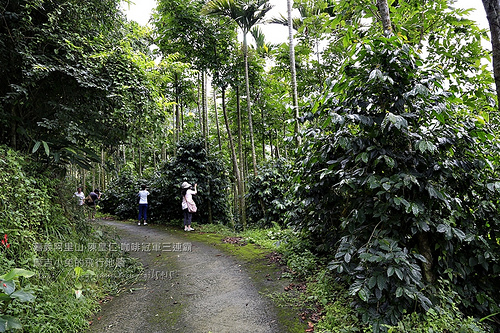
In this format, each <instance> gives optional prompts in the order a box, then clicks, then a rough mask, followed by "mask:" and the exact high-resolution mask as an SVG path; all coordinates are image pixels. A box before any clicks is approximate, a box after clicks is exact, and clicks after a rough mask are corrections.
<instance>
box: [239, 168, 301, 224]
mask: <svg viewBox="0 0 500 333" xmlns="http://www.w3.org/2000/svg"><path fill="white" fill-rule="evenodd" d="M258 169H259V170H258V172H257V175H256V176H253V175H252V176H250V177H249V180H248V193H247V194H246V198H247V200H246V205H247V217H248V223H249V224H253V225H256V226H258V227H271V226H272V225H273V223H277V224H278V225H280V226H284V225H285V213H286V212H287V210H288V209H289V208H290V207H289V206H288V202H289V200H287V198H286V193H287V192H288V189H289V188H290V187H291V178H292V177H291V164H290V162H289V161H287V160H285V159H277V160H272V161H269V162H267V163H266V164H261V165H259V167H258Z"/></svg>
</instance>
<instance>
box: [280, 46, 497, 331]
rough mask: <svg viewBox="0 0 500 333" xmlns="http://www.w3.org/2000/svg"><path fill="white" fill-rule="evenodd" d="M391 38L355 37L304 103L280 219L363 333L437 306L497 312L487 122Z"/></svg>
mask: <svg viewBox="0 0 500 333" xmlns="http://www.w3.org/2000/svg"><path fill="white" fill-rule="evenodd" d="M420 65H421V61H420V59H419V58H418V56H417V55H416V53H415V52H414V50H413V49H412V48H411V47H410V46H408V45H407V44H404V43H403V42H402V41H400V40H399V39H398V38H397V37H392V38H377V39H374V40H372V41H370V42H368V41H367V42H366V43H364V44H360V45H356V48H355V49H353V53H352V58H351V59H350V60H349V61H346V63H345V65H344V66H343V69H342V72H341V73H342V75H341V76H339V77H338V79H337V78H336V79H332V80H331V82H330V84H329V85H328V88H327V89H326V90H325V92H324V95H323V96H322V97H320V98H319V99H316V100H315V101H314V103H313V104H312V105H311V107H310V109H309V110H308V112H306V117H305V118H304V119H307V120H308V121H310V124H313V125H314V126H311V128H310V129H309V130H307V131H306V132H305V133H303V135H304V136H305V137H306V138H307V139H306V140H304V144H303V145H302V146H301V147H300V148H299V154H298V156H299V157H298V158H297V161H296V165H295V169H296V170H297V172H296V175H295V183H296V184H297V185H296V186H295V188H294V189H293V190H294V191H293V193H294V197H295V198H296V201H295V202H294V204H293V206H292V207H293V209H292V210H291V211H290V213H289V215H288V219H289V222H290V223H291V224H292V225H294V226H295V227H297V228H298V229H300V230H305V231H307V232H308V237H309V238H310V240H311V242H313V244H314V245H315V251H319V252H327V253H329V255H330V257H331V258H333V260H331V262H330V265H329V268H330V269H331V270H332V271H333V272H335V273H336V274H338V277H339V279H340V280H341V281H342V282H343V283H345V284H346V285H348V286H349V292H350V295H352V296H353V305H354V306H355V308H356V310H357V312H358V314H359V316H360V318H361V319H362V321H363V322H364V323H365V324H369V325H371V327H372V329H373V331H374V332H378V331H387V326H385V325H397V323H398V321H399V320H400V319H401V318H402V316H403V315H404V314H408V313H412V312H417V313H425V312H427V311H430V310H431V309H436V307H438V306H440V302H441V300H440V299H438V298H436V294H435V289H436V283H437V281H438V279H446V280H447V281H449V282H450V287H451V289H452V291H453V292H455V293H457V295H459V296H460V298H459V302H458V303H453V304H456V308H457V309H460V310H461V311H463V312H465V313H468V314H473V315H475V316H477V317H485V316H488V315H490V314H493V313H498V293H499V291H500V289H499V288H500V280H499V273H500V265H499V254H500V245H499V243H500V242H499V239H498V235H499V232H500V230H499V226H500V223H499V217H500V215H499V211H498V207H497V204H498V202H499V199H500V182H499V181H498V178H499V175H498V172H497V169H496V165H497V164H498V153H499V152H498V148H497V147H498V142H497V141H495V140H496V139H495V135H494V133H493V132H492V130H491V127H490V126H489V124H488V123H486V122H484V121H482V120H481V121H478V117H475V116H472V115H468V114H467V112H465V111H464V110H461V112H458V111H459V110H458V108H457V106H455V105H454V104H452V103H451V102H450V101H449V100H448V98H447V97H448V94H447V93H446V92H444V91H443V88H442V85H441V81H440V74H439V72H438V70H433V69H426V70H424V69H421V68H419V66H420Z"/></svg>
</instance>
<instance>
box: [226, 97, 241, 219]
mask: <svg viewBox="0 0 500 333" xmlns="http://www.w3.org/2000/svg"><path fill="white" fill-rule="evenodd" d="M225 100H226V91H225V89H224V88H222V113H223V115H224V122H225V124H226V130H227V136H228V139H229V148H230V150H231V157H232V160H233V169H234V176H235V178H236V184H237V187H238V191H237V192H238V193H237V197H238V201H239V212H240V216H241V223H242V224H243V228H246V226H247V221H246V208H245V195H244V191H243V182H242V179H241V173H240V168H239V167H238V159H237V157H236V150H235V149H234V141H233V135H232V134H231V128H230V126H229V120H228V118H227V112H226V101H225Z"/></svg>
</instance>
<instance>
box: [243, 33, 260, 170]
mask: <svg viewBox="0 0 500 333" xmlns="http://www.w3.org/2000/svg"><path fill="white" fill-rule="evenodd" d="M243 54H244V57H245V88H246V94H247V112H248V129H249V131H250V145H251V146H252V164H253V173H254V175H255V176H257V158H256V157H255V141H254V139H253V121H252V107H251V98H250V78H249V77H248V45H247V33H246V31H244V32H243Z"/></svg>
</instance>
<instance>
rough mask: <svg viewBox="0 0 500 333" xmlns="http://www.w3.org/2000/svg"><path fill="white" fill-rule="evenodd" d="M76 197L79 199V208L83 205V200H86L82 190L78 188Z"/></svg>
mask: <svg viewBox="0 0 500 333" xmlns="http://www.w3.org/2000/svg"><path fill="white" fill-rule="evenodd" d="M74 196H75V197H76V198H77V199H78V206H82V205H83V200H85V194H84V193H83V192H82V188H81V187H78V188H77V189H76V192H75V194H74Z"/></svg>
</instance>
